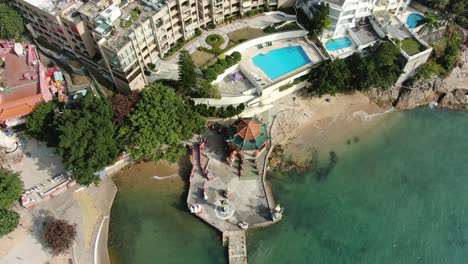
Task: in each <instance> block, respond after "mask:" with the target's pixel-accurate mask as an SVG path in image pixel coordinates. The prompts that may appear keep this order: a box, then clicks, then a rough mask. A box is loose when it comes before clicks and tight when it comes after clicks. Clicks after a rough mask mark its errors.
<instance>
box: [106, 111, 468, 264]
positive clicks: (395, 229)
mask: <svg viewBox="0 0 468 264" xmlns="http://www.w3.org/2000/svg"><path fill="white" fill-rule="evenodd" d="M467 131H468V113H466V112H450V111H441V110H431V109H418V110H415V111H409V112H398V113H391V114H387V115H386V116H385V120H384V121H382V122H381V123H380V126H379V128H378V129H374V130H373V131H371V132H369V133H367V134H366V135H355V134H349V135H346V136H343V141H342V143H340V144H338V145H336V146H332V147H329V146H323V147H322V148H321V149H319V150H318V157H319V165H318V166H316V167H315V168H314V169H313V170H311V171H308V172H305V173H295V172H289V173H272V174H271V176H270V179H271V183H272V187H273V191H274V195H275V199H276V200H277V201H278V202H280V203H281V204H283V205H284V206H285V215H284V218H283V220H282V221H281V222H280V223H278V224H276V225H274V226H272V227H269V228H266V229H260V230H251V231H249V232H248V254H249V263H251V264H263V263H269V264H270V263H274V264H276V263H279V264H287V263H294V264H303V263H304V264H305V263H307V264H308V263H314V264H330V263H333V264H341V263H350V264H356V263H358V264H376V263H379V264H398V263H401V264H407V263H409V264H412V263H424V264H458V263H466V262H467V259H468V248H467V247H468V202H467V201H468V162H467V161H468V133H467ZM330 151H334V152H335V154H336V156H337V158H336V159H333V161H336V162H330V159H329V152H330ZM164 184H165V185H164ZM164 184H163V183H162V181H154V180H153V181H151V182H148V181H143V180H138V178H137V179H133V178H131V177H130V178H128V180H127V181H126V182H124V183H121V184H120V185H121V186H122V187H120V189H119V194H118V195H117V198H116V201H115V203H114V207H113V208H112V213H111V219H112V221H113V224H112V225H111V233H114V235H113V236H114V239H116V240H117V241H121V242H120V245H118V246H114V247H111V249H113V250H112V252H113V253H114V255H116V257H118V258H119V259H120V260H121V261H120V263H136V264H139V263H195V264H197V263H227V260H226V255H225V254H226V249H225V248H222V247H221V245H220V244H221V242H220V241H217V240H216V239H215V237H216V235H217V234H216V232H215V231H213V230H212V229H210V228H209V227H208V226H206V225H205V224H203V223H202V222H200V221H199V220H198V219H197V218H195V217H193V216H192V215H190V214H188V213H187V212H186V208H185V205H184V199H185V196H184V194H182V190H183V185H180V182H172V183H171V182H165V183H164ZM174 186H175V187H174ZM115 234H117V235H115ZM114 263H117V262H114Z"/></svg>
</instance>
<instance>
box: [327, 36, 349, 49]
mask: <svg viewBox="0 0 468 264" xmlns="http://www.w3.org/2000/svg"><path fill="white" fill-rule="evenodd" d="M352 45H353V42H352V41H351V39H350V38H348V37H341V38H336V39H332V40H329V41H328V42H327V44H325V47H326V48H327V50H329V51H335V50H339V49H344V48H349V47H351V46H352Z"/></svg>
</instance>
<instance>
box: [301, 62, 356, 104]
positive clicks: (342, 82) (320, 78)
mask: <svg viewBox="0 0 468 264" xmlns="http://www.w3.org/2000/svg"><path fill="white" fill-rule="evenodd" d="M350 80H351V71H350V70H349V68H348V65H347V64H346V62H345V61H344V60H342V59H335V60H327V61H325V62H323V63H322V64H320V65H319V66H318V67H317V68H315V69H313V70H312V71H311V72H310V75H309V81H310V83H311V84H312V87H311V89H312V92H313V93H316V94H318V95H319V96H321V95H324V94H331V95H335V94H336V93H338V92H346V91H349V90H351V88H352V87H351V85H350Z"/></svg>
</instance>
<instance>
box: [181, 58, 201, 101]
mask: <svg viewBox="0 0 468 264" xmlns="http://www.w3.org/2000/svg"><path fill="white" fill-rule="evenodd" d="M195 69H196V67H195V64H194V63H193V60H192V57H191V56H190V53H189V52H188V51H187V50H182V51H181V52H180V54H179V82H180V86H181V88H182V93H183V94H185V95H191V94H192V93H193V88H195V86H196V83H197V73H196V72H195Z"/></svg>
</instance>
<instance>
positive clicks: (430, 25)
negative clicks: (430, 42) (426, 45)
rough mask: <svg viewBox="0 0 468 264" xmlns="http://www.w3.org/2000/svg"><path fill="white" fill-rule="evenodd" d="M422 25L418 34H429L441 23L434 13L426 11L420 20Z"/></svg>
mask: <svg viewBox="0 0 468 264" xmlns="http://www.w3.org/2000/svg"><path fill="white" fill-rule="evenodd" d="M420 23H421V24H422V25H423V26H422V28H421V29H420V30H419V32H418V33H419V35H423V34H431V33H432V32H433V31H434V30H436V29H438V28H440V27H441V26H442V23H441V21H440V17H439V16H438V15H436V14H435V13H428V14H427V15H426V16H425V17H424V19H422V20H421V22H420Z"/></svg>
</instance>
